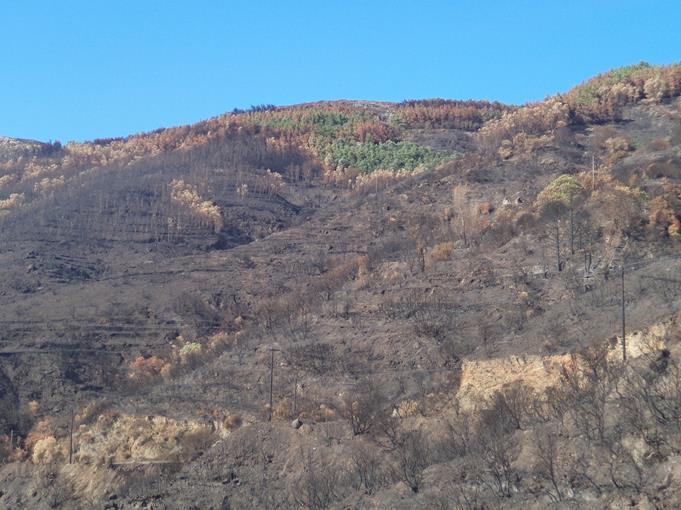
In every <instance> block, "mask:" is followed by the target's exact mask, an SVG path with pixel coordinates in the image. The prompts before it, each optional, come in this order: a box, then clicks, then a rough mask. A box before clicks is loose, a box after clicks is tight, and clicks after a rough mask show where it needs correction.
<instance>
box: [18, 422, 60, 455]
mask: <svg viewBox="0 0 681 510" xmlns="http://www.w3.org/2000/svg"><path fill="white" fill-rule="evenodd" d="M53 435H54V426H53V424H52V419H51V418H45V419H44V420H40V421H39V422H38V423H36V424H35V425H34V426H33V429H31V431H30V432H29V433H28V435H27V436H26V440H25V441H24V445H25V447H26V449H27V450H31V449H32V448H33V447H34V446H35V444H36V443H37V442H38V441H40V440H41V439H45V438H47V437H51V436H53Z"/></svg>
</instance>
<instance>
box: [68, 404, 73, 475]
mask: <svg viewBox="0 0 681 510" xmlns="http://www.w3.org/2000/svg"><path fill="white" fill-rule="evenodd" d="M72 463H73V409H71V427H70V428H69V464H72Z"/></svg>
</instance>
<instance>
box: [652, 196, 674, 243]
mask: <svg viewBox="0 0 681 510" xmlns="http://www.w3.org/2000/svg"><path fill="white" fill-rule="evenodd" d="M649 211H650V213H649V221H650V227H651V228H652V229H653V230H654V232H655V234H656V235H657V236H659V237H665V236H669V237H678V236H679V232H680V231H681V222H680V221H679V218H678V217H677V215H676V213H675V212H674V209H673V208H672V207H671V206H670V205H669V202H667V200H666V199H665V198H664V197H655V198H654V199H653V200H651V202H650V206H649Z"/></svg>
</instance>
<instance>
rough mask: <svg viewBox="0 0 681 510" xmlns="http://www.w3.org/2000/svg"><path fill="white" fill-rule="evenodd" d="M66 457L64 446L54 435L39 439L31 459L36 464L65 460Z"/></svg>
mask: <svg viewBox="0 0 681 510" xmlns="http://www.w3.org/2000/svg"><path fill="white" fill-rule="evenodd" d="M64 458H65V453H64V448H63V447H61V446H60V445H59V443H58V442H57V440H56V439H55V437H54V436H48V437H45V438H42V439H39V440H38V441H37V442H36V443H35V445H34V446H33V453H32V455H31V460H32V461H33V463H34V464H52V463H53V462H63V461H64Z"/></svg>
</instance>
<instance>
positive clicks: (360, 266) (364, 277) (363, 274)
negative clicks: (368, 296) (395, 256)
mask: <svg viewBox="0 0 681 510" xmlns="http://www.w3.org/2000/svg"><path fill="white" fill-rule="evenodd" d="M355 263H356V264H357V274H356V275H355V288H356V289H357V290H360V289H363V288H364V287H366V286H367V285H368V284H369V277H370V276H371V273H370V271H369V257H367V256H366V255H360V256H358V257H357V260H356V261H355Z"/></svg>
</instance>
